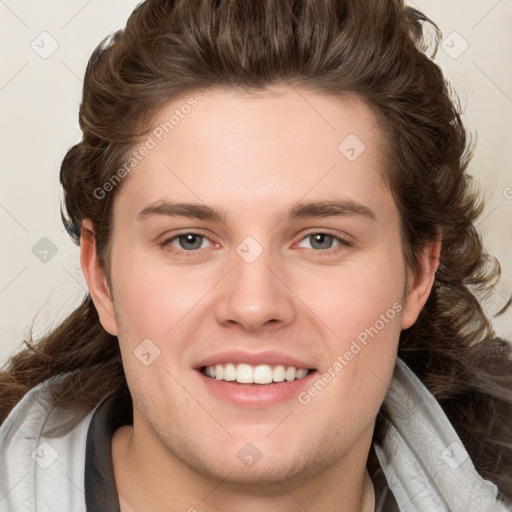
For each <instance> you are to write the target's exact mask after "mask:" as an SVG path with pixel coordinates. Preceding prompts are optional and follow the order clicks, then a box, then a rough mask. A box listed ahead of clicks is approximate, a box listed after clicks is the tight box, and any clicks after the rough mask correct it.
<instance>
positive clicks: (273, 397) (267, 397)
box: [197, 371, 317, 409]
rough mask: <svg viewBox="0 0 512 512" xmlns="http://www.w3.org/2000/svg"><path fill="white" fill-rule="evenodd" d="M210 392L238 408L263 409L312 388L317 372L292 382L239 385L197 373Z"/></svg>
mask: <svg viewBox="0 0 512 512" xmlns="http://www.w3.org/2000/svg"><path fill="white" fill-rule="evenodd" d="M197 373H198V375H199V377H200V378H201V380H202V381H203V382H204V384H205V386H206V387H207V388H208V390H209V391H210V392H211V393H212V394H213V395H215V396H216V397H217V398H219V399H221V400H224V401H226V402H229V403H231V404H233V405H236V406H238V407H246V408H250V409H263V408H265V407H270V406H272V405H275V404H278V403H281V402H284V401H285V400H289V399H290V398H292V397H295V398H296V397H297V395H298V394H299V393H300V392H301V391H302V390H304V389H305V388H307V387H308V386H310V383H311V381H312V380H313V379H314V378H315V374H316V373H317V372H316V371H312V372H310V373H309V374H308V375H306V377H304V378H302V379H298V380H294V381H291V382H288V381H284V382H275V383H272V384H239V383H233V382H227V381H225V380H216V379H212V378H211V377H207V376H206V375H203V374H202V373H201V372H200V371H197Z"/></svg>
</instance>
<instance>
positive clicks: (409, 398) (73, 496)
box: [0, 360, 512, 512]
mask: <svg viewBox="0 0 512 512" xmlns="http://www.w3.org/2000/svg"><path fill="white" fill-rule="evenodd" d="M114 402H115V400H114ZM114 402H113V401H112V400H111V401H110V402H108V401H103V402H102V403H101V404H98V405H97V406H96V407H95V408H94V409H93V410H92V411H89V412H88V411H62V410H60V409H57V408H53V407H52V406H51V403H50V402H49V394H48V389H47V383H43V384H41V385H39V386H37V387H36V388H34V389H32V390H31V391H30V392H29V393H27V394H26V395H25V396H24V397H23V399H22V400H21V401H20V403H19V404H18V405H17V406H16V407H15V408H14V409H13V410H12V412H11V414H10V415H9V416H8V417H7V419H6V420H5V421H4V423H3V424H2V425H1V426H0V512H34V511H37V512H63V511H66V512H67V511H70V512H85V511H87V512H99V511H100V510H101V512H117V510H118V502H117V495H116V491H115V487H114V481H113V478H112V473H111V471H112V468H111V461H110V462H109V460H110V459H108V458H109V457H110V439H111V435H112V433H113V430H115V428H117V424H116V422H115V421H113V420H112V418H114V417H115V414H113V412H112V411H113V406H112V407H111V405H109V404H113V403H114ZM384 407H385V409H386V416H387V417H389V418H390V425H389V430H388V433H387V434H386V437H385V438H384V441H383V443H382V445H375V446H374V447H373V449H372V454H373V453H374V454H375V455H376V459H378V464H379V465H380V467H381V468H382V473H381V477H380V478H379V479H378V480H375V481H374V484H375V488H376V512H393V511H394V510H397V511H399V512H443V511H446V512H448V511H449V512H507V510H508V511H509V512H510V510H512V509H507V508H506V507H505V506H504V505H503V504H500V503H499V502H498V501H497V488H496V486H495V485H494V484H493V483H491V482H489V481H487V480H484V479H483V478H481V477H480V475H479V474H478V473H477V471H476V470H475V468H474V466H473V463H472V462H471V460H470V459H469V457H468V455H467V452H466V450H465V449H464V447H463V445H462V442H461V441H460V439H459V437H458V436H457V434H456V432H455V431H454V429H453V427H452V426H451V424H450V422H449V421H448V419H447V417H446V415H445V414H444V412H443V410H442V409H441V407H440V406H439V404H438V402H437V401H436V400H435V398H434V397H433V396H432V395H431V394H430V393H429V391H428V390H427V389H426V388H425V387H424V386H423V384H422V383H421V382H420V381H419V380H418V379H417V377H416V376H415V375H414V374H413V373H412V372H411V371H410V370H409V368H407V366H406V365H405V363H403V362H402V361H401V360H398V361H397V364H396V367H395V372H394V374H393V379H392V382H391V385H390V388H389V391H388V394H387V395H386V399H385V401H384ZM96 413H98V414H96ZM93 418H94V421H93ZM102 446H103V447H102ZM373 450H374V452H373ZM102 454H104V455H105V457H107V459H106V460H103V458H102V457H101V455H102ZM86 459H88V462H87V464H86ZM91 460H92V462H91ZM95 460H96V463H95V462H94V461H95ZM86 467H87V471H86ZM91 468H92V469H91ZM382 475H385V478H382ZM390 491H391V492H390ZM101 493H104V494H103V496H104V499H102V498H101V496H102V494H101ZM86 496H89V498H88V505H87V506H86ZM91 496H92V497H94V498H96V500H95V502H94V503H93V502H92V501H91V500H92V498H91ZM395 499H396V502H395ZM107 501H108V504H107Z"/></svg>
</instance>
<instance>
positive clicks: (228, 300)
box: [217, 240, 295, 330]
mask: <svg viewBox="0 0 512 512" xmlns="http://www.w3.org/2000/svg"><path fill="white" fill-rule="evenodd" d="M258 245H259V244H258ZM275 263H276V262H275V261H274V258H272V254H271V251H270V250H264V249H263V247H261V246H259V248H258V247H256V246H255V244H254V241H253V240H245V241H244V242H242V243H241V244H240V245H239V246H238V247H237V249H236V254H234V255H233V270H232V271H231V272H230V273H229V276H227V277H228V278H227V280H226V282H225V283H224V288H223V290H222V294H221V297H220V299H219V302H218V306H217V318H218V320H219V321H220V322H221V323H224V324H226V323H230V324H233V323H236V324H239V325H241V326H243V327H244V328H245V329H248V330H255V329H258V328H259V327H262V326H264V325H265V324H270V323H273V324H276V323H280V324H287V323H290V322H292V321H293V318H294V315H295V309H294V304H293V294H292V293H291V292H290V290H289V289H288V288H287V287H286V286H285V285H284V284H283V282H282V281H281V280H280V279H279V278H278V277H277V276H276V273H277V272H276V269H275V268H273V267H276V265H275Z"/></svg>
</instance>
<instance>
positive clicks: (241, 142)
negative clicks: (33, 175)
mask: <svg viewBox="0 0 512 512" xmlns="http://www.w3.org/2000/svg"><path fill="white" fill-rule="evenodd" d="M144 146H146V147H147V148H149V149H146V150H144V151H141V150H142V149H143V148H144ZM132 151H134V152H138V153H139V154H140V153H144V156H142V157H140V156H139V157H138V158H139V160H138V162H137V165H136V167H135V168H134V170H133V172H131V173H130V175H129V176H128V177H127V178H126V183H123V187H122V189H121V190H120V191H119V192H120V193H119V200H120V201H116V203H119V202H123V201H124V200H123V198H124V199H126V202H127V203H129V205H130V206H131V207H133V208H136V207H141V208H142V207H143V206H145V205H147V204H148V203H150V202H156V201H158V200H166V199H167V200H168V199H172V200H176V201H188V202H190V201H191V200H193V201H194V202H203V203H205V202H206V203H208V204H212V205H214V206H221V207H222V208H223V209H224V210H229V207H232V208H235V207H237V208H245V209H247V208H253V211H254V208H256V209H257V210H256V211H259V212H260V214H263V211H262V210H261V207H262V206H265V208H268V209H275V208H278V207H279V208H283V207H284V206H286V205H289V204H291V203H293V202H294V201H297V200H299V199H302V198H307V199H311V200H315V199H320V200H330V199H337V198H338V197H339V196H342V197H343V198H344V199H349V200H357V201H366V202H369V203H373V204H374V205H375V203H379V205H380V206H385V204H384V203H386V202H388V203H389V202H390V201H391V196H390V194H389V191H388V190H387V187H386V185H385V182H384V180H383V178H382V177H383V175H384V158H383V154H384V139H383V137H382V134H381V132H380V129H379V127H378V125H377V115H376V114H375V112H374V111H373V110H372V108H371V107H370V106H369V105H367V104H366V103H365V102H364V101H363V100H361V99H360V98H358V97H357V96H355V95H346V96H341V97H334V96H330V95H326V94H322V93H318V92H312V91H309V90H306V89H297V88H292V87H274V88H272V89H269V90H265V91H256V92H237V91H234V90H230V89H212V90H208V91H203V92H200V93H194V94H192V93H191V94H189V95H184V96H182V97H180V98H175V99H174V100H172V101H171V102H169V103H168V104H167V105H165V107H164V108H162V109H161V110H160V111H159V112H158V113H157V115H156V116H155V118H154V121H153V124H152V127H151V130H150V132H149V133H148V136H147V138H145V139H143V140H142V141H140V142H139V144H138V145H135V146H134V148H133V149H132ZM389 206H391V204H390V205H389ZM126 213H127V212H126Z"/></svg>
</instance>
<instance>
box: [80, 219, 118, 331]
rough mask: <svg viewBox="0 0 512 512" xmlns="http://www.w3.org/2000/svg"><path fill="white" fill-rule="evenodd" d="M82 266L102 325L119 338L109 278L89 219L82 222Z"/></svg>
mask: <svg viewBox="0 0 512 512" xmlns="http://www.w3.org/2000/svg"><path fill="white" fill-rule="evenodd" d="M80 264H81V266H82V272H83V274H84V277H85V281H86V282H87V287H88V288H89V292H90V294H91V298H92V300H93V302H94V306H95V307H96V311H97V312H98V316H99V318H100V322H101V325H102V326H103V328H104V329H105V330H106V331H107V332H108V333H110V334H112V335H113V336H117V322H116V319H115V314H114V303H113V301H112V295H111V293H110V290H109V287H108V283H107V278H106V276H105V273H104V270H103V268H102V266H101V265H100V262H99V260H98V255H97V254H96V235H95V234H94V227H93V225H92V222H91V221H90V220H89V219H86V220H84V221H83V222H82V228H81V230H80Z"/></svg>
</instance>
